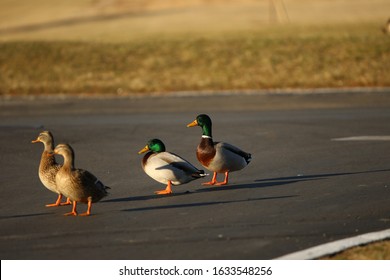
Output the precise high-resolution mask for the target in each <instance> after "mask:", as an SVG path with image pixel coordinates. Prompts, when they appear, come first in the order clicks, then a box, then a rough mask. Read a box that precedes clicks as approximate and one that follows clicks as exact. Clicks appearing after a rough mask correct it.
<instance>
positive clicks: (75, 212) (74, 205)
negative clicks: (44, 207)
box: [64, 201, 78, 216]
mask: <svg viewBox="0 0 390 280" xmlns="http://www.w3.org/2000/svg"><path fill="white" fill-rule="evenodd" d="M76 206H77V202H76V201H73V208H72V212H69V213H66V214H64V216H77V215H78V213H77V211H76Z"/></svg>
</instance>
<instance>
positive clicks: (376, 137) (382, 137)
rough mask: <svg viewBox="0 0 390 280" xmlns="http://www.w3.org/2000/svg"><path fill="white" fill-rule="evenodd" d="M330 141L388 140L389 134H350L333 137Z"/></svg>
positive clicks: (389, 138) (389, 139)
mask: <svg viewBox="0 0 390 280" xmlns="http://www.w3.org/2000/svg"><path fill="white" fill-rule="evenodd" d="M332 141H390V135H372V136H351V137H344V138H333V139H332Z"/></svg>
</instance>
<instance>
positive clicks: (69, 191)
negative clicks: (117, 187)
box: [53, 144, 109, 216]
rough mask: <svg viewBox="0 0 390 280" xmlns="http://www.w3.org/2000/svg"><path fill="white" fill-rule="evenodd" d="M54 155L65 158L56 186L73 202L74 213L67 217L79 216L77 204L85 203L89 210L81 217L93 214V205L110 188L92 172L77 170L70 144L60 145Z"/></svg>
mask: <svg viewBox="0 0 390 280" xmlns="http://www.w3.org/2000/svg"><path fill="white" fill-rule="evenodd" d="M54 154H58V155H61V156H63V157H64V164H63V165H62V167H61V168H60V170H59V171H58V172H57V175H56V184H57V186H58V189H59V190H60V191H61V193H62V194H64V195H65V196H67V197H69V198H70V199H71V200H72V201H73V208H72V212H69V213H66V214H65V215H66V216H70V215H73V216H77V214H78V213H77V211H76V207H77V203H78V202H83V203H87V204H88V209H87V211H86V212H85V213H83V214H81V216H89V215H90V214H91V208H92V203H95V202H98V201H99V200H101V199H102V198H103V197H105V196H106V195H107V194H108V193H107V189H109V187H107V186H105V185H104V184H103V183H102V182H101V181H100V180H99V179H97V178H96V177H95V175H93V174H91V173H90V172H88V171H86V170H83V169H77V168H75V166H74V151H73V149H72V147H71V146H70V145H68V144H59V145H57V146H56V148H55V149H54V153H53V155H54Z"/></svg>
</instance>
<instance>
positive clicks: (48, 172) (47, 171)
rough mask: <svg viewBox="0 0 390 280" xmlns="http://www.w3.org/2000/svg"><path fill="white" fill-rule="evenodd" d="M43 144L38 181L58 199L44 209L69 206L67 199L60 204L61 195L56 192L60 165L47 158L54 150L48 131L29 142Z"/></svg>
mask: <svg viewBox="0 0 390 280" xmlns="http://www.w3.org/2000/svg"><path fill="white" fill-rule="evenodd" d="M39 142H41V143H43V146H44V149H43V153H42V156H41V161H40V163H39V171H38V175H39V179H40V180H41V182H42V184H43V185H44V186H45V187H46V188H47V189H48V190H51V191H52V192H55V193H57V194H58V198H57V200H56V202H55V203H52V204H47V205H46V207H53V206H60V205H69V204H71V202H70V200H69V198H68V199H67V201H66V202H65V203H61V199H62V193H61V192H60V191H59V190H58V188H57V184H56V174H57V172H58V170H60V168H61V165H60V164H58V163H57V162H56V159H55V158H54V157H51V156H49V154H51V153H53V148H54V138H53V135H52V134H51V132H50V131H43V132H41V133H40V134H39V136H38V138H37V139H36V140H33V141H31V143H39Z"/></svg>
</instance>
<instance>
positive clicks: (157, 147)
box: [138, 139, 165, 154]
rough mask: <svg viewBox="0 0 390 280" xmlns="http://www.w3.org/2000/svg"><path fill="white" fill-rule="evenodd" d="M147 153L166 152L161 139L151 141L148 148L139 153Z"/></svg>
mask: <svg viewBox="0 0 390 280" xmlns="http://www.w3.org/2000/svg"><path fill="white" fill-rule="evenodd" d="M147 151H152V152H154V153H161V152H165V145H164V143H163V142H162V141H161V140H160V139H151V140H149V142H148V143H147V144H146V146H145V147H144V148H143V149H142V150H140V151H139V152H138V154H142V153H145V152H147Z"/></svg>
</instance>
